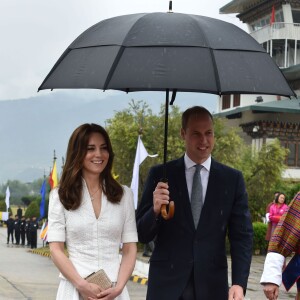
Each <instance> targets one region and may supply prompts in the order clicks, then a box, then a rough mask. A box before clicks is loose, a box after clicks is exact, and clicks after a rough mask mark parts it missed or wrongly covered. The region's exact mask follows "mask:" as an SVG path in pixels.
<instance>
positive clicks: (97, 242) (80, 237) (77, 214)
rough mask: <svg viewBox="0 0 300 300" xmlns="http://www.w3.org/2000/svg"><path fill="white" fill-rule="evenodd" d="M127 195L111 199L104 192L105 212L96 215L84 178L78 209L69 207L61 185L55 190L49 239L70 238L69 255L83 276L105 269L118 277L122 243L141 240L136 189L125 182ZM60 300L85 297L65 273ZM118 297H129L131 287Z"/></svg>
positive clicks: (52, 193) (61, 278) (61, 276)
mask: <svg viewBox="0 0 300 300" xmlns="http://www.w3.org/2000/svg"><path fill="white" fill-rule="evenodd" d="M123 190H124V195H123V197H122V199H121V201H120V203H118V204H113V203H111V202H109V201H108V200H107V198H106V196H105V195H104V193H102V205H101V212H100V215H99V217H98V218H96V216H95V213H94V209H93V205H92V201H91V198H90V195H89V192H88V189H87V185H86V183H85V181H84V180H83V193H82V203H81V205H80V207H79V208H78V209H76V210H69V211H68V210H66V209H65V208H64V207H63V205H62V204H61V202H60V200H59V196H58V189H57V188H56V189H54V190H52V192H51V193H50V200H49V213H48V219H49V220H48V222H49V225H48V226H49V229H48V242H66V246H67V250H68V254H69V259H70V260H71V262H72V263H73V265H74V266H75V268H76V270H77V271H78V273H79V274H80V276H81V277H83V278H85V277H86V276H88V275H89V274H91V273H93V272H96V271H98V270H99V269H104V270H105V272H106V273H107V275H108V277H109V278H110V279H111V281H112V282H116V281H117V277H118V272H119V267H120V258H119V250H120V245H121V244H122V243H130V242H137V240H138V238H137V230H136V221H135V210H134V202H133V193H132V191H131V189H129V188H128V187H127V186H123ZM59 277H60V283H59V287H58V292H57V298H56V299H57V300H81V299H82V297H81V296H80V294H79V293H78V291H77V289H76V288H75V287H74V286H73V285H72V283H71V282H69V281H68V280H67V279H66V278H64V276H63V275H62V274H60V276H59ZM116 299H117V300H128V299H130V298H129V294H128V291H127V288H126V287H125V288H124V289H123V292H122V293H121V295H119V296H118V297H117V298H116Z"/></svg>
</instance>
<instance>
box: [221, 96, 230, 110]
mask: <svg viewBox="0 0 300 300" xmlns="http://www.w3.org/2000/svg"><path fill="white" fill-rule="evenodd" d="M227 108H230V95H223V96H222V109H227Z"/></svg>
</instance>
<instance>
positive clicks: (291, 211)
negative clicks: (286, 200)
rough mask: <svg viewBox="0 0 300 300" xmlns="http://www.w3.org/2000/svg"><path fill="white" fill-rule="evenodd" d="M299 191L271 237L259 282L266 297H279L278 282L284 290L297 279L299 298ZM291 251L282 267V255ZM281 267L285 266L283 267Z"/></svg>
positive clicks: (272, 298)
mask: <svg viewBox="0 0 300 300" xmlns="http://www.w3.org/2000/svg"><path fill="white" fill-rule="evenodd" d="M299 237H300V192H298V193H297V195H296V196H295V197H294V200H293V201H292V202H291V204H290V206H289V207H288V209H287V211H286V213H285V214H284V215H283V217H282V218H281V219H280V222H279V223H278V225H277V226H276V229H275V231H274V234H273V235H272V237H271V240H270V243H269V248H268V251H269V252H268V254H267V256H266V260H265V264H264V270H263V274H262V277H261V280H260V283H261V284H262V285H263V290H264V293H265V295H266V297H267V299H269V300H276V299H279V286H280V285H281V283H283V284H284V287H285V289H286V290H287V291H289V290H290V288H291V287H292V286H293V285H294V284H295V283H296V285H297V295H296V298H295V300H300V268H299V265H300V239H299ZM293 253H294V256H293V258H292V259H291V260H290V262H289V263H288V265H287V267H286V268H284V263H285V258H286V257H289V256H290V255H291V254H293ZM283 268H284V270H283ZM282 270H283V273H282Z"/></svg>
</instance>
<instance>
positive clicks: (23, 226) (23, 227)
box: [20, 216, 26, 246]
mask: <svg viewBox="0 0 300 300" xmlns="http://www.w3.org/2000/svg"><path fill="white" fill-rule="evenodd" d="M20 234H21V244H22V246H25V234H26V220H25V216H22V217H21V223H20Z"/></svg>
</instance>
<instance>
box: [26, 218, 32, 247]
mask: <svg viewBox="0 0 300 300" xmlns="http://www.w3.org/2000/svg"><path fill="white" fill-rule="evenodd" d="M29 228H30V218H27V219H26V224H25V232H26V240H27V244H26V246H30V244H31V243H30V229H29Z"/></svg>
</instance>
